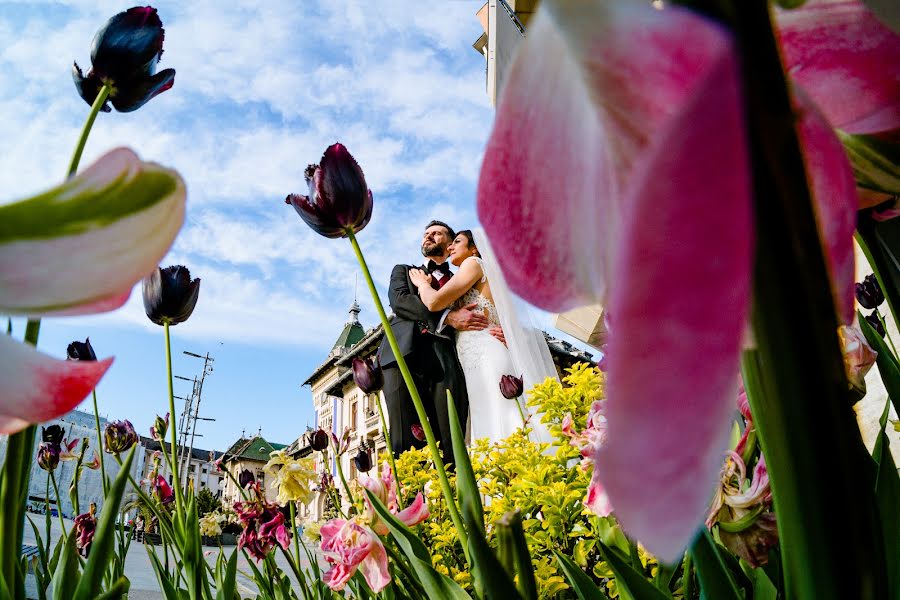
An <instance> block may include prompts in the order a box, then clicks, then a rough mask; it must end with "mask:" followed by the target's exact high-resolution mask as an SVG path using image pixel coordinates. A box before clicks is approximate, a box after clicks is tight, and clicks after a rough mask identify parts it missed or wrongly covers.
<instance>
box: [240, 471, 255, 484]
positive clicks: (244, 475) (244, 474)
mask: <svg viewBox="0 0 900 600" xmlns="http://www.w3.org/2000/svg"><path fill="white" fill-rule="evenodd" d="M255 481H256V477H254V476H253V473H251V472H250V471H248V470H247V469H244V470H243V471H241V473H240V475H238V484H240V486H241V487H242V488H246V487H247V486H248V485H250V484H251V483H253V482H255Z"/></svg>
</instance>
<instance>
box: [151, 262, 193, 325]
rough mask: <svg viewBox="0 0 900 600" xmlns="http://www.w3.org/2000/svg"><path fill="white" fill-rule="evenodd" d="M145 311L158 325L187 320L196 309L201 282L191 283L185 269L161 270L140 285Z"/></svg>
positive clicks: (189, 274) (189, 275) (155, 271)
mask: <svg viewBox="0 0 900 600" xmlns="http://www.w3.org/2000/svg"><path fill="white" fill-rule="evenodd" d="M141 291H142V292H143V294H144V312H146V313H147V316H148V317H149V318H150V320H151V321H153V322H154V323H156V324H157V325H165V324H166V323H168V324H169V325H177V324H178V323H183V322H184V321H187V320H188V318H189V317H190V316H191V313H192V312H194V307H195V306H197V297H198V296H199V295H200V279H199V278H198V279H194V280H193V281H191V272H190V271H189V270H188V268H187V267H183V266H181V265H175V266H172V267H166V268H165V269H164V268H162V267H160V268H158V269H156V270H154V271H153V273H151V274H150V275H148V276H147V277H145V278H144V280H143V281H142V282H141Z"/></svg>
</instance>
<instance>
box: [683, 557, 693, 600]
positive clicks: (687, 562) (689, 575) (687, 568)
mask: <svg viewBox="0 0 900 600" xmlns="http://www.w3.org/2000/svg"><path fill="white" fill-rule="evenodd" d="M681 581H682V588H683V589H684V600H693V596H694V556H693V555H692V554H691V553H690V552H688V553H687V554H685V555H684V572H683V573H682V575H681Z"/></svg>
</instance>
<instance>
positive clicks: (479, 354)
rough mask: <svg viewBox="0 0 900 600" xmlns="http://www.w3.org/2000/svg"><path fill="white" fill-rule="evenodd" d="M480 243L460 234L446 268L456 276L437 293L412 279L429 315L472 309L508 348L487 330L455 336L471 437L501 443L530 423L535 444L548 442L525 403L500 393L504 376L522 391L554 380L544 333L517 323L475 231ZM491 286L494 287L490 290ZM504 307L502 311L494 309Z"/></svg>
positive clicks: (423, 280) (421, 278)
mask: <svg viewBox="0 0 900 600" xmlns="http://www.w3.org/2000/svg"><path fill="white" fill-rule="evenodd" d="M478 233H479V244H478V245H476V243H475V237H474V235H473V233H472V231H470V230H464V231H460V232H459V233H458V234H457V236H456V238H455V239H454V240H453V242H452V243H451V244H450V248H449V250H450V256H449V261H450V264H452V265H454V266H455V267H458V269H459V270H458V271H457V272H456V273H455V274H454V275H453V277H452V278H450V280H449V281H447V283H446V285H444V286H443V287H440V288H439V289H434V288H433V287H432V282H431V279H432V278H431V275H429V274H427V273H425V272H424V271H422V270H420V269H411V270H410V271H409V276H410V280H411V281H412V283H413V284H414V285H415V286H416V287H417V288H418V290H419V297H420V298H421V299H422V302H423V303H424V304H425V306H426V307H427V308H428V310H430V311H439V310H444V309H446V308H451V307H454V308H455V307H459V306H467V305H472V304H475V305H477V307H478V309H480V310H481V311H482V312H483V313H484V315H485V316H486V317H487V318H488V321H490V326H491V327H492V326H496V325H499V326H501V328H502V330H503V334H504V335H503V337H505V338H506V342H507V345H504V344H503V342H501V341H500V340H498V339H497V338H495V337H494V336H493V335H491V334H490V333H489V331H488V329H482V330H479V331H459V332H457V334H456V353H457V356H458V357H459V362H460V366H462V369H463V375H464V376H465V380H466V390H467V391H468V396H469V415H470V419H469V421H470V424H471V438H472V439H477V438H483V437H486V438H488V439H490V440H491V441H496V440H500V439H502V438H505V437H507V436H509V435H510V434H512V433H513V432H514V431H515V430H516V429H518V428H519V427H521V426H522V425H523V415H524V418H525V419H526V420H528V426H529V427H531V428H532V430H533V431H534V432H535V435H533V436H532V439H534V438H535V437H537V438H538V440H537V441H547V442H549V441H550V436H549V432H548V431H547V430H546V428H545V427H544V426H543V425H541V424H540V423H539V422H538V419H536V418H530V417H529V413H528V408H527V407H526V406H525V402H524V398H521V399H517V400H507V399H506V398H505V397H504V396H503V395H502V394H501V393H500V378H501V376H503V375H518V374H521V375H522V376H523V378H524V380H525V389H526V390H528V389H530V388H531V387H532V386H533V385H535V384H537V383H541V382H543V381H544V379H545V378H547V377H553V378H556V377H557V374H556V368H555V367H554V366H553V361H552V359H551V358H550V352H549V350H548V348H547V344H546V342H545V341H544V338H543V334H542V333H541V332H540V331H537V330H535V329H533V328H524V327H522V326H521V325H520V324H519V320H518V313H519V311H518V310H517V308H516V307H515V302H514V300H513V298H512V295H511V294H510V293H509V292H508V290H507V288H506V282H505V280H504V279H503V274H502V272H501V271H500V269H499V267H498V266H497V264H496V262H495V261H494V258H493V253H492V252H491V251H490V246H489V245H488V242H487V239H486V238H485V237H484V236H483V232H482V231H480V230H479V232H478ZM492 283H493V286H492ZM498 307H500V308H502V309H503V310H502V312H501V311H500V310H498Z"/></svg>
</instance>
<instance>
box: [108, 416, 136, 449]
mask: <svg viewBox="0 0 900 600" xmlns="http://www.w3.org/2000/svg"><path fill="white" fill-rule="evenodd" d="M103 440H104V442H105V446H106V451H107V452H109V453H110V454H121V453H122V452H125V451H126V450H128V449H129V448H131V447H132V446H134V445H135V444H137V443H138V434H137V432H136V431H135V430H134V425H132V424H131V421H129V420H127V419H125V420H124V421H113V422H112V423H110V424H109V425H107V426H106V429H105V430H104V432H103Z"/></svg>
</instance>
